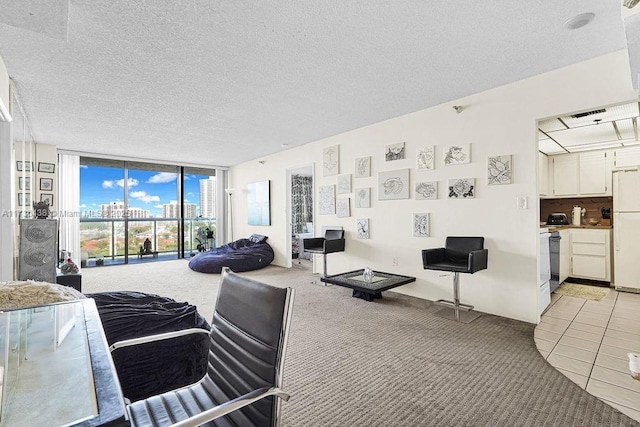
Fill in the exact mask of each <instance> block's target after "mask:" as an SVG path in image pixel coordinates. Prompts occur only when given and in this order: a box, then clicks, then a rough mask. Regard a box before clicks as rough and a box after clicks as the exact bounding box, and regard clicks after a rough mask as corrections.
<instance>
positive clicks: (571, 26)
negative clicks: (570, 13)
mask: <svg viewBox="0 0 640 427" xmlns="http://www.w3.org/2000/svg"><path fill="white" fill-rule="evenodd" d="M595 17H596V15H595V13H591V12H586V13H581V14H579V15H576V16H574V17H573V18H569V19H567V20H566V21H565V23H564V24H562V26H563V27H564V28H566V29H567V30H577V29H578V28H582V27H584V26H585V25H587V24H588V23H589V22H591V21H593V18H595Z"/></svg>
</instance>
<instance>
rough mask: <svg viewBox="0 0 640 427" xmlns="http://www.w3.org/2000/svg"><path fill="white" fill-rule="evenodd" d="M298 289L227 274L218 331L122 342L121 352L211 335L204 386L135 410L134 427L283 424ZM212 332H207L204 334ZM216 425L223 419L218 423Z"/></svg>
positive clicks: (132, 415)
mask: <svg viewBox="0 0 640 427" xmlns="http://www.w3.org/2000/svg"><path fill="white" fill-rule="evenodd" d="M293 296H294V292H293V289H291V288H277V287H274V286H270V285H266V284H263V283H260V282H258V281H255V280H252V279H249V278H246V277H242V276H240V275H237V274H235V273H233V272H231V270H229V269H228V268H226V267H225V268H224V269H223V271H222V279H221V283H220V291H219V293H218V299H217V301H216V308H215V311H214V313H213V321H212V323H211V331H206V330H202V329H190V330H182V331H176V332H169V333H165V334H159V335H154V336H152V337H146V338H135V339H131V340H126V341H121V342H119V343H115V344H113V345H112V346H111V349H112V351H113V350H116V349H118V348H121V347H125V346H129V345H136V344H141V343H144V342H150V341H157V340H161V339H168V338H173V337H175V336H181V335H185V334H187V333H188V331H190V332H191V333H208V334H209V341H210V348H209V356H208V366H207V372H206V374H205V376H204V378H202V379H201V380H200V381H199V382H197V383H195V384H193V385H191V386H188V387H185V388H181V389H177V390H174V391H170V392H167V393H163V394H161V395H157V396H153V397H150V398H147V399H144V400H139V401H137V402H134V403H132V404H129V405H127V412H128V414H129V418H130V421H131V425H132V426H168V425H179V426H198V425H201V424H204V423H210V424H207V425H211V426H214V425H215V426H228V425H229V426H230V425H236V426H276V425H278V413H279V403H280V402H279V399H276V397H278V398H281V399H284V400H288V399H289V395H288V394H287V393H285V392H284V391H283V390H282V389H281V388H280V387H281V384H282V374H283V366H284V355H285V351H286V344H287V337H288V331H289V323H290V319H291V309H292V307H293ZM203 331H204V332H203ZM212 420H215V421H212Z"/></svg>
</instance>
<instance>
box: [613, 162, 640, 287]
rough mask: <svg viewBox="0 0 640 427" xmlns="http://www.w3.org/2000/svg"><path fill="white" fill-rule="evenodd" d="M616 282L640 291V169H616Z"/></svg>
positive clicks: (615, 283) (614, 203) (614, 173)
mask: <svg viewBox="0 0 640 427" xmlns="http://www.w3.org/2000/svg"><path fill="white" fill-rule="evenodd" d="M613 272H614V274H613V282H614V285H615V288H616V289H618V290H629V291H636V292H637V291H640V171H639V170H637V169H635V170H620V171H614V172H613Z"/></svg>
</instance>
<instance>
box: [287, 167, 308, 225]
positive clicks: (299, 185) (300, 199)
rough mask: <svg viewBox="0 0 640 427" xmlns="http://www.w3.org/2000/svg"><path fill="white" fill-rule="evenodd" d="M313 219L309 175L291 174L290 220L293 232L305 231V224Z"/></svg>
mask: <svg viewBox="0 0 640 427" xmlns="http://www.w3.org/2000/svg"><path fill="white" fill-rule="evenodd" d="M311 221H313V183H312V181H311V177H310V176H301V175H293V176H291V222H292V227H293V229H292V230H291V231H292V232H293V233H304V232H305V231H307V230H306V229H305V225H306V223H307V222H311Z"/></svg>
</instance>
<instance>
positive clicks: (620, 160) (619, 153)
mask: <svg viewBox="0 0 640 427" xmlns="http://www.w3.org/2000/svg"><path fill="white" fill-rule="evenodd" d="M633 166H640V146H635V147H625V148H621V149H618V150H616V156H615V167H616V168H617V169H619V168H628V167H633Z"/></svg>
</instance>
